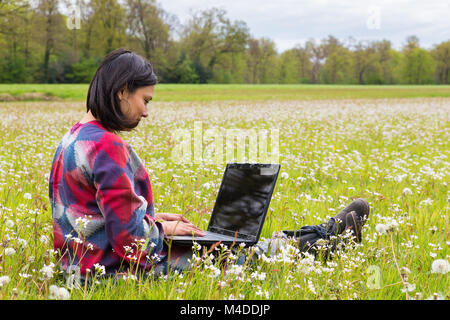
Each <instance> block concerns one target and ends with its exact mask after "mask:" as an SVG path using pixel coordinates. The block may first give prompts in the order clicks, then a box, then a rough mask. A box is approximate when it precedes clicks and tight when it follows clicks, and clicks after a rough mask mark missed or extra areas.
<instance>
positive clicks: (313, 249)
mask: <svg viewBox="0 0 450 320" xmlns="http://www.w3.org/2000/svg"><path fill="white" fill-rule="evenodd" d="M336 229H337V226H336V221H335V220H334V218H331V219H330V221H329V222H328V223H322V224H319V225H314V226H304V227H302V228H300V229H299V230H296V231H282V232H280V233H278V234H276V235H273V236H272V237H271V238H270V239H265V240H262V241H258V243H257V244H256V250H255V254H254V255H253V257H252V262H251V263H254V262H255V260H256V259H257V258H258V257H260V256H261V255H262V254H264V255H266V256H267V257H274V256H275V255H276V254H277V253H278V252H280V250H282V248H285V247H286V246H287V245H289V244H292V243H295V244H296V245H297V246H298V249H299V250H300V251H302V252H308V253H311V254H314V255H315V256H317V254H318V253H321V254H322V256H323V257H324V258H329V257H330V253H331V252H334V251H335V250H336V248H337V247H338V244H339V243H342V242H341V241H340V240H338V239H334V237H333V236H335V235H336ZM320 239H322V240H326V242H328V244H329V245H328V247H326V249H325V250H323V249H322V248H323V247H322V246H317V245H316V243H317V241H318V240H320ZM171 250H172V253H173V255H172V257H171V259H170V261H168V260H165V261H162V262H161V263H159V264H158V265H156V266H155V268H154V272H155V273H156V274H159V273H161V272H162V273H164V274H167V272H168V270H169V268H170V269H171V270H173V271H174V270H177V271H179V272H181V271H186V270H189V269H190V268H191V263H190V262H189V261H188V260H190V259H192V255H193V251H192V248H191V247H189V246H172V249H171ZM247 258H248V256H247V255H245V254H240V255H239V257H238V259H237V261H236V264H238V265H239V264H243V263H244V262H245V261H246V259H247Z"/></svg>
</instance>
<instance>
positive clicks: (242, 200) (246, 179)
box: [168, 163, 280, 246]
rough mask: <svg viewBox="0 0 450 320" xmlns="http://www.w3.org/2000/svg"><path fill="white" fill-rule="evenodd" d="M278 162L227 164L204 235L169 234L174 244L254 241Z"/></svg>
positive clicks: (272, 186) (271, 190) (276, 171)
mask: <svg viewBox="0 0 450 320" xmlns="http://www.w3.org/2000/svg"><path fill="white" fill-rule="evenodd" d="M279 171H280V165H279V164H262V163H228V164H227V166H226V168H225V172H224V174H223V178H222V183H221V185H220V188H219V192H218V194H217V198H216V202H215V204H214V208H213V211H212V214H211V219H210V221H209V224H208V229H207V231H206V232H205V233H206V235H205V236H194V235H190V236H171V237H168V240H169V241H172V243H174V244H180V245H192V244H193V242H194V241H195V242H197V243H198V244H200V245H205V246H209V245H212V244H214V243H217V242H219V241H220V242H221V243H223V244H225V245H231V244H233V243H235V244H240V243H245V244H246V245H247V246H252V245H254V244H256V243H257V242H258V240H259V236H260V235H261V230H262V227H263V224H264V220H265V218H266V214H267V210H268V209H269V204H270V200H271V199H272V194H273V190H274V188H275V183H276V181H277V178H278V173H279Z"/></svg>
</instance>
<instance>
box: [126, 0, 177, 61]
mask: <svg viewBox="0 0 450 320" xmlns="http://www.w3.org/2000/svg"><path fill="white" fill-rule="evenodd" d="M127 9H128V14H127V16H128V26H129V27H128V30H129V35H131V36H132V37H133V38H135V39H136V40H137V41H138V43H139V45H140V46H141V49H142V50H143V52H144V54H143V56H144V57H145V58H146V59H148V60H149V61H152V62H153V63H155V60H157V59H158V58H159V56H162V55H163V53H164V49H167V43H168V41H169V30H170V26H169V25H168V24H167V23H166V22H165V21H164V17H165V15H166V14H165V12H164V11H163V9H162V8H161V7H158V6H157V4H156V1H155V0H127Z"/></svg>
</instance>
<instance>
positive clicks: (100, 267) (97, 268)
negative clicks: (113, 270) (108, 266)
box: [94, 263, 106, 275]
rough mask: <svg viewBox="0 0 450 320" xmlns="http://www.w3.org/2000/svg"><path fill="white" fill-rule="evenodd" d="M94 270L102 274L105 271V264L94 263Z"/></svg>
mask: <svg viewBox="0 0 450 320" xmlns="http://www.w3.org/2000/svg"><path fill="white" fill-rule="evenodd" d="M94 268H95V272H96V273H99V274H100V275H104V274H105V273H106V271H105V266H102V265H101V264H99V263H96V264H94Z"/></svg>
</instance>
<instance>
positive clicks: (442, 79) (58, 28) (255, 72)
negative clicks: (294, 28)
mask: <svg viewBox="0 0 450 320" xmlns="http://www.w3.org/2000/svg"><path fill="white" fill-rule="evenodd" d="M62 8H64V9H65V10H62ZM63 11H66V13H63ZM118 47H123V48H127V49H130V50H133V51H135V52H137V53H139V54H141V55H142V56H144V57H145V58H147V59H148V60H149V61H150V62H151V63H152V65H153V66H154V68H155V72H156V74H157V75H158V78H159V81H160V82H163V83H255V84H261V83H282V84H295V83H322V84H448V83H449V73H450V41H443V42H441V43H439V44H435V45H434V46H433V48H431V49H428V50H427V49H425V48H422V47H421V46H420V42H419V39H418V38H417V37H416V36H414V35H411V36H408V37H407V38H406V39H405V44H404V45H403V47H402V48H401V49H400V50H396V49H394V48H393V46H392V43H391V42H390V41H388V40H384V39H383V40H373V41H362V40H359V41H357V40H355V39H353V38H349V39H348V40H345V41H342V40H339V39H337V38H335V37H334V36H332V35H329V36H327V37H325V38H323V39H321V40H320V41H316V40H314V39H310V40H308V41H306V42H305V43H304V44H298V45H296V46H295V47H293V48H291V49H288V50H285V51H283V52H282V53H278V52H277V50H276V46H275V42H274V41H273V40H271V39H269V38H266V37H262V38H255V37H253V36H252V35H251V33H250V30H249V28H248V26H247V25H246V23H245V22H244V21H241V20H232V19H230V18H229V17H227V13H226V11H225V10H223V9H217V8H210V9H205V10H198V11H196V12H193V13H192V14H191V17H190V18H189V19H188V20H187V22H186V23H184V24H181V23H180V22H179V20H178V18H177V17H176V16H175V15H173V14H170V13H169V12H166V11H165V10H163V8H162V7H161V5H160V4H158V3H157V2H156V0H121V1H118V0H0V57H1V59H0V82H2V83H88V82H90V80H91V78H92V76H93V74H94V73H95V70H96V69H97V67H98V65H99V63H100V61H101V60H102V58H103V57H104V56H105V55H106V54H107V53H108V52H110V51H112V50H114V49H115V48H118Z"/></svg>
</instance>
